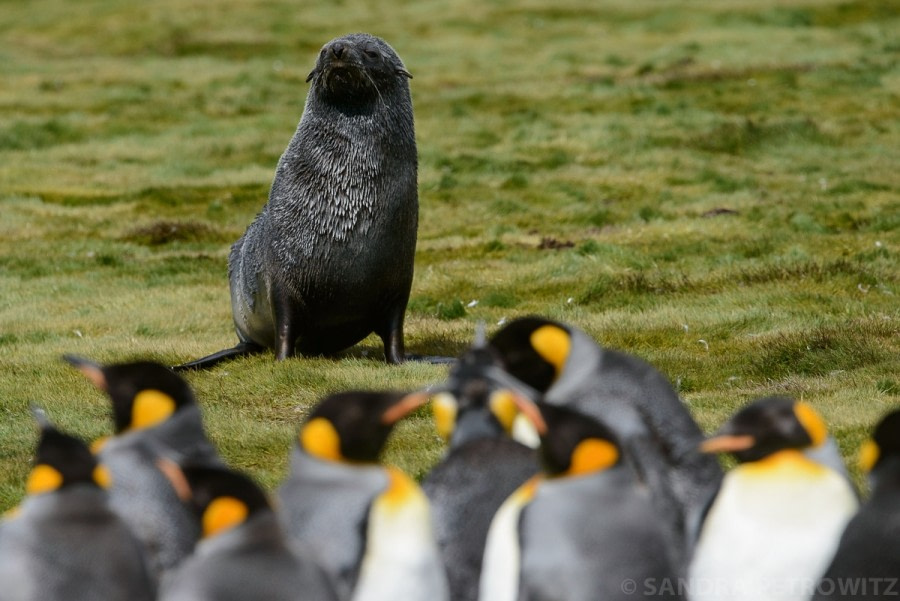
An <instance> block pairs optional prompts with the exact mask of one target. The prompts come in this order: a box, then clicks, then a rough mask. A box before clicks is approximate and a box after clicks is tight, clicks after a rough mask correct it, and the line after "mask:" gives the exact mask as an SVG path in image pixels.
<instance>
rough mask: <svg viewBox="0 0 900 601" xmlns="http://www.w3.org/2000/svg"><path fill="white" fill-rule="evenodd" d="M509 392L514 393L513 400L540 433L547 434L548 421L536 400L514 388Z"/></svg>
mask: <svg viewBox="0 0 900 601" xmlns="http://www.w3.org/2000/svg"><path fill="white" fill-rule="evenodd" d="M509 393H510V394H511V395H512V399H513V402H514V403H515V404H516V407H518V409H519V411H521V412H522V415H524V416H525V417H526V418H527V419H528V421H530V422H531V423H532V424H533V425H534V429H535V430H537V433H538V435H539V436H545V435H546V434H547V422H546V421H545V420H544V416H543V415H541V410H540V408H539V407H538V406H537V405H536V404H535V402H534V401H532V400H531V399H529V398H528V397H526V396H524V395H521V394H519V393H518V392H516V391H514V390H510V391H509Z"/></svg>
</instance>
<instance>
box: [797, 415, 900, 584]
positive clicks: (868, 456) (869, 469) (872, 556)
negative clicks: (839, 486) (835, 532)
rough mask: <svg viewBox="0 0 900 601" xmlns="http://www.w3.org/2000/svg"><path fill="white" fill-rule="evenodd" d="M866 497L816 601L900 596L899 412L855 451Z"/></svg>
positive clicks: (887, 416) (842, 538) (845, 533)
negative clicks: (867, 485)
mask: <svg viewBox="0 0 900 601" xmlns="http://www.w3.org/2000/svg"><path fill="white" fill-rule="evenodd" d="M859 463H860V468H861V469H862V471H863V472H864V473H867V474H868V476H869V483H870V493H869V498H868V499H867V500H866V501H865V502H864V503H863V505H862V507H860V508H859V511H858V512H857V514H856V515H855V516H853V519H851V520H850V523H848V524H847V528H846V529H845V530H844V533H843V534H842V535H841V540H840V542H839V543H838V548H837V552H836V553H835V556H834V559H833V560H832V561H831V565H830V566H829V567H828V569H827V570H826V571H825V575H824V576H823V578H822V580H821V581H820V582H819V584H818V585H817V586H816V594H815V596H814V597H813V599H814V601H822V600H825V599H848V598H852V599H853V600H854V601H857V600H859V601H869V600H873V601H874V600H875V599H885V598H890V597H895V596H900V580H898V577H900V409H898V410H895V411H893V412H891V413H888V414H887V415H886V416H884V418H882V419H881V421H880V422H879V423H878V425H877V426H876V427H875V431H874V432H873V434H872V437H871V438H870V439H869V440H867V441H866V442H865V443H863V445H862V447H861V448H860V452H859Z"/></svg>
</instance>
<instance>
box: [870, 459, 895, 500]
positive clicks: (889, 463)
mask: <svg viewBox="0 0 900 601" xmlns="http://www.w3.org/2000/svg"><path fill="white" fill-rule="evenodd" d="M869 489H870V490H871V495H870V499H872V500H876V499H878V500H882V499H892V500H896V499H898V498H900V456H894V457H886V458H884V459H882V460H881V463H880V464H879V465H878V466H877V467H876V468H875V469H874V470H872V472H870V473H869Z"/></svg>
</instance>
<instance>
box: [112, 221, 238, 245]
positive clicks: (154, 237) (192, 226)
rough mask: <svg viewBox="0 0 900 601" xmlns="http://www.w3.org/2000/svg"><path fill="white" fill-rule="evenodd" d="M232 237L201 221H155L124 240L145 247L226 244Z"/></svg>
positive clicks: (139, 228) (136, 230)
mask: <svg viewBox="0 0 900 601" xmlns="http://www.w3.org/2000/svg"><path fill="white" fill-rule="evenodd" d="M230 239H231V236H230V235H229V234H227V233H225V232H223V231H221V230H220V229H218V228H216V227H213V226H211V225H209V224H207V223H203V222H201V221H155V222H153V223H151V224H149V225H144V226H141V227H138V228H135V229H133V230H131V231H130V232H128V233H127V234H126V235H125V236H124V237H123V240H126V241H128V242H136V243H137V244H143V245H145V246H161V245H163V244H171V243H173V242H226V241H228V240H230Z"/></svg>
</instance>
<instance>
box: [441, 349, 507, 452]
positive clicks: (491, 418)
mask: <svg viewBox="0 0 900 601" xmlns="http://www.w3.org/2000/svg"><path fill="white" fill-rule="evenodd" d="M502 373H503V372H502V370H501V368H500V359H499V357H498V355H497V353H496V352H495V351H494V350H493V349H491V348H489V347H487V346H484V345H477V346H474V347H472V348H471V349H469V350H468V351H466V352H465V353H464V354H463V355H462V356H461V357H460V358H459V360H458V361H457V362H456V364H454V366H453V367H452V368H451V370H450V375H449V377H448V379H447V383H446V384H445V385H443V386H441V387H440V388H439V389H438V391H436V392H434V391H433V396H432V397H431V407H432V411H433V413H434V421H435V426H436V428H437V431H438V434H440V435H441V437H442V438H443V439H444V440H445V441H447V442H448V443H450V446H451V447H457V446H460V445H462V444H465V443H466V442H469V441H471V440H475V439H478V438H488V437H494V436H503V435H510V436H512V435H513V429H514V426H515V425H516V418H517V417H518V415H519V410H518V408H517V407H516V404H515V402H514V401H513V395H514V394H516V393H515V392H514V391H513V390H511V389H510V388H509V387H508V386H507V385H506V383H505V382H503V381H502V380H498V376H500V375H501V374H502Z"/></svg>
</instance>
